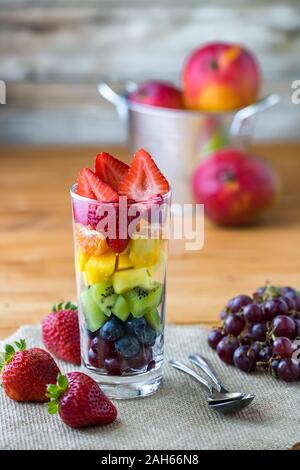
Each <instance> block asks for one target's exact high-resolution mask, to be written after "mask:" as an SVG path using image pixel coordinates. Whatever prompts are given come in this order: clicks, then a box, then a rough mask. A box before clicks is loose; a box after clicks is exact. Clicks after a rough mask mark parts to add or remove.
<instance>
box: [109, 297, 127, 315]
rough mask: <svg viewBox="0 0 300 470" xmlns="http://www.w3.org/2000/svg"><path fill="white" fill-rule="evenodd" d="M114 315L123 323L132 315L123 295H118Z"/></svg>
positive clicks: (113, 309) (113, 310)
mask: <svg viewBox="0 0 300 470" xmlns="http://www.w3.org/2000/svg"><path fill="white" fill-rule="evenodd" d="M112 313H113V314H114V315H115V316H116V317H118V318H119V319H120V320H122V321H126V320H127V318H128V317H129V315H130V308H129V305H128V302H127V300H126V299H125V298H124V297H123V295H118V297H117V300H116V301H115V303H114V306H113V308H112Z"/></svg>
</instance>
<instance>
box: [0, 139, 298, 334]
mask: <svg viewBox="0 0 300 470" xmlns="http://www.w3.org/2000/svg"><path fill="white" fill-rule="evenodd" d="M99 149H102V146H100V145H99V147H98V148H92V147H91V148H87V147H83V148H80V147H76V148H70V147H47V148H25V147H22V148H2V149H1V151H0V164H1V168H0V169H1V171H0V193H1V197H0V204H1V206H0V216H1V225H0V260H1V272H0V307H1V311H0V338H4V337H6V336H8V335H9V334H10V333H12V332H13V331H14V330H15V329H16V328H17V327H18V326H19V325H22V324H25V323H27V324H28V323H35V322H38V321H39V320H40V319H41V318H42V317H43V315H45V314H46V313H47V312H48V311H49V310H50V307H51V305H52V304H53V303H54V302H57V301H58V300H59V299H66V300H68V299H75V281H74V263H73V244H72V232H71V213H70V201H69V194H68V188H69V186H70V184H71V183H72V182H73V181H74V178H75V176H76V174H77V172H78V170H79V169H80V168H81V167H82V166H89V165H91V164H92V162H93V158H94V155H95V154H96V153H97V151H99ZM106 150H108V151H111V152H112V153H113V152H115V153H116V155H119V156H121V157H123V158H124V159H126V151H125V149H124V148H123V149H120V148H106ZM255 150H257V152H258V153H260V154H261V155H264V156H265V157H267V158H268V159H269V160H270V161H272V163H273V164H274V166H275V168H276V169H277V170H278V171H279V172H280V174H281V176H282V181H283V194H282V198H281V200H280V202H279V203H278V204H277V206H276V207H275V208H274V209H273V210H272V212H270V213H269V214H268V215H267V216H266V218H265V219H264V223H260V224H259V225H256V226H253V227H251V228H249V227H248V228H240V229H228V228H227V229H226V228H220V227H216V226H213V225H212V224H210V223H209V222H206V227H205V246H204V248H203V250H202V251H200V252H197V253H195V252H181V253H173V254H172V253H171V256H170V261H169V271H168V304H167V319H168V321H169V322H176V323H199V322H201V323H207V324H211V323H214V322H216V321H217V318H218V313H219V311H220V309H221V308H222V306H223V304H224V303H225V302H226V300H227V299H228V298H229V297H231V296H233V295H235V294H237V293H241V292H245V293H251V292H252V291H253V290H254V289H255V288H256V287H257V286H258V285H260V284H263V283H264V282H265V281H266V280H270V281H272V282H273V283H279V284H290V285H295V286H298V287H300V211H299V208H300V143H294V144H291V143H289V144H284V143H276V144H275V143H274V144H268V145H267V144H264V145H259V146H256V148H255Z"/></svg>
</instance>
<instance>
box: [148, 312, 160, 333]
mask: <svg viewBox="0 0 300 470" xmlns="http://www.w3.org/2000/svg"><path fill="white" fill-rule="evenodd" d="M144 318H145V320H146V322H147V323H148V324H149V326H150V327H151V328H152V329H153V330H155V331H156V332H160V331H161V330H162V324H161V321H160V316H159V313H158V310H157V308H156V307H154V308H151V310H148V311H147V312H146V313H145V315H144Z"/></svg>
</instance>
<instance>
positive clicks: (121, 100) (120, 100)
mask: <svg viewBox="0 0 300 470" xmlns="http://www.w3.org/2000/svg"><path fill="white" fill-rule="evenodd" d="M113 83H114V84H113V85H112V84H111V82H110V81H109V80H106V79H103V80H101V81H100V82H99V83H98V85H97V90H98V92H99V94H100V95H101V96H102V97H103V98H105V99H106V100H107V101H109V102H110V103H112V104H113V105H114V106H115V108H116V110H117V112H118V114H119V117H120V118H121V119H123V120H127V115H128V105H127V98H126V97H127V95H128V93H130V92H131V91H133V90H134V89H135V88H136V87H137V84H136V83H135V82H133V81H119V82H115V81H114V82H113Z"/></svg>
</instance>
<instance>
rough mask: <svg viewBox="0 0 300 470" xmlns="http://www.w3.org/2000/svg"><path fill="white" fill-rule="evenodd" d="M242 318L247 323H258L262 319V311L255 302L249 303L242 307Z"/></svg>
mask: <svg viewBox="0 0 300 470" xmlns="http://www.w3.org/2000/svg"><path fill="white" fill-rule="evenodd" d="M243 314H244V318H245V319H246V320H247V321H248V322H249V323H259V322H262V321H263V319H264V313H263V311H262V309H261V308H260V307H259V305H257V304H249V305H246V306H245V307H244V308H243Z"/></svg>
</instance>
